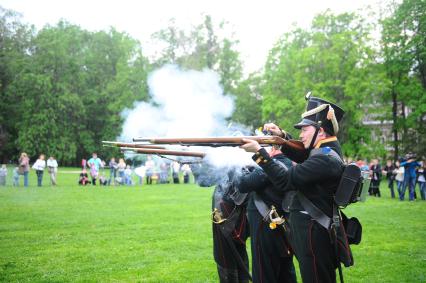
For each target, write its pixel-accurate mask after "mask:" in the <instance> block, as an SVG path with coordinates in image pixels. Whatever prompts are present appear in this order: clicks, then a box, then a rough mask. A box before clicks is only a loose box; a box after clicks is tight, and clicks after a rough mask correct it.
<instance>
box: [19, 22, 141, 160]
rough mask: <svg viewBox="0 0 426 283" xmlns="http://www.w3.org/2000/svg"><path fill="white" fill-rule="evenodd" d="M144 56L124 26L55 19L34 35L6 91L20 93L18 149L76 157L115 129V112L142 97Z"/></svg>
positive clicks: (96, 146) (112, 135)
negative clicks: (94, 26)
mask: <svg viewBox="0 0 426 283" xmlns="http://www.w3.org/2000/svg"><path fill="white" fill-rule="evenodd" d="M148 69H149V67H148V63H147V60H146V59H145V58H144V57H143V56H142V53H141V48H140V45H139V43H138V42H137V41H135V40H133V39H132V38H130V37H129V36H128V35H126V34H124V33H120V32H117V31H116V30H114V29H111V30H110V31H109V32H104V31H100V32H96V33H92V32H88V31H85V30H82V29H81V28H80V27H78V26H76V25H71V24H69V23H67V22H64V21H61V22H59V23H58V24H57V25H56V26H53V27H51V26H47V27H45V28H43V29H42V30H41V31H40V32H39V33H38V34H37V36H36V37H35V38H34V40H33V46H32V48H31V50H30V64H29V65H28V66H27V68H25V69H24V70H22V71H21V72H20V74H19V75H18V76H17V77H16V79H15V80H14V81H13V83H12V85H11V90H12V91H13V93H15V94H16V95H19V97H21V98H22V99H21V103H20V113H21V115H20V117H19V122H17V123H16V128H17V129H18V138H17V140H16V144H17V146H18V148H19V149H21V150H25V151H27V152H28V153H29V154H30V155H31V156H34V155H36V154H39V153H46V154H49V155H55V156H56V157H57V159H58V160H59V161H61V162H62V164H64V163H65V164H70V163H74V164H76V163H77V162H78V161H79V160H80V159H81V158H83V157H87V156H88V155H89V154H90V153H91V152H93V151H97V152H101V153H102V146H101V141H102V140H105V139H114V138H116V137H117V136H118V135H119V134H120V131H121V125H122V118H121V116H120V115H119V114H120V112H121V111H122V110H123V109H124V108H126V107H130V106H131V105H132V104H133V102H134V101H136V100H143V99H146V98H147V86H146V76H147V71H148Z"/></svg>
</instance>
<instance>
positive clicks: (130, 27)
mask: <svg viewBox="0 0 426 283" xmlns="http://www.w3.org/2000/svg"><path fill="white" fill-rule="evenodd" d="M383 1H384V0H356V1H354V0H297V1H294V0H292V1H290V0H263V1H253V0H210V1H203V0H175V1H174V0H153V1H138V0H120V1H116V0H114V1H113V0H72V1H67V0H37V1H34V0H0V6H2V7H3V8H6V9H10V10H14V11H17V12H19V13H21V14H22V16H23V18H22V20H23V22H26V23H29V24H33V25H35V27H36V28H37V30H40V29H41V28H42V27H43V26H44V25H46V24H50V25H55V24H56V23H57V22H58V21H59V20H60V19H65V20H67V21H69V22H71V23H73V24H77V25H79V26H81V27H82V28H84V29H88V30H91V31H94V30H108V29H109V27H111V26H112V27H114V28H116V29H117V30H118V31H121V32H127V33H128V34H129V35H131V36H132V37H133V38H136V39H138V40H140V42H141V43H142V48H143V52H144V54H145V55H147V56H152V55H154V54H155V53H156V51H158V46H156V45H155V44H154V43H153V41H152V40H150V38H151V34H152V33H154V32H156V31H158V30H160V29H162V28H165V27H167V25H168V23H169V20H170V19H171V18H175V21H176V24H177V25H178V26H180V27H182V28H184V29H189V28H190V27H191V25H196V24H199V23H201V20H202V17H203V15H206V14H208V15H211V16H212V19H213V21H215V22H220V21H226V22H228V25H227V30H226V32H229V34H234V35H235V38H236V39H238V40H239V45H238V48H237V49H238V51H240V53H241V59H242V61H243V63H244V71H245V73H249V72H253V71H256V70H259V69H260V68H262V66H263V65H264V63H265V61H266V58H267V55H268V51H269V50H270V49H271V48H272V46H273V44H274V43H275V42H276V41H277V40H278V39H279V37H280V36H281V35H282V34H284V33H285V32H288V31H290V30H291V29H292V26H293V25H294V24H296V25H297V26H300V27H303V28H307V27H309V25H310V23H311V21H312V19H313V17H314V16H315V15H316V14H318V13H321V12H323V11H325V10H327V9H330V10H331V11H332V12H334V13H342V12H347V11H360V12H365V10H366V9H365V8H366V7H367V6H371V7H372V9H373V10H378V9H379V6H380V5H383Z"/></svg>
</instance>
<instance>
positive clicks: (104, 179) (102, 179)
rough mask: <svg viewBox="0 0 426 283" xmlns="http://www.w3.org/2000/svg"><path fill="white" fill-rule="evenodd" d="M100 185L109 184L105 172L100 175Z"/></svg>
mask: <svg viewBox="0 0 426 283" xmlns="http://www.w3.org/2000/svg"><path fill="white" fill-rule="evenodd" d="M99 185H101V186H106V185H108V180H107V179H106V177H105V175H104V174H101V175H100V176H99Z"/></svg>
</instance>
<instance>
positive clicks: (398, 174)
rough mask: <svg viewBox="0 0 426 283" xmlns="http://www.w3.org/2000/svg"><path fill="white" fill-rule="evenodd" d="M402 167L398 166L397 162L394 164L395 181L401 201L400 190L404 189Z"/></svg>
mask: <svg viewBox="0 0 426 283" xmlns="http://www.w3.org/2000/svg"><path fill="white" fill-rule="evenodd" d="M404 171H405V169H404V166H400V165H399V161H396V162H395V170H394V174H395V181H396V185H397V188H398V193H399V199H401V194H402V188H403V187H404Z"/></svg>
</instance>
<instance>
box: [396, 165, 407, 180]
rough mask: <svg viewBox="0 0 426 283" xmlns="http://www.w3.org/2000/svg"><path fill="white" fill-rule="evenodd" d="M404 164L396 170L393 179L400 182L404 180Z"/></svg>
mask: <svg viewBox="0 0 426 283" xmlns="http://www.w3.org/2000/svg"><path fill="white" fill-rule="evenodd" d="M404 171H405V169H404V166H401V167H399V168H398V169H397V170H396V176H395V180H397V181H398V182H402V181H404Z"/></svg>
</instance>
